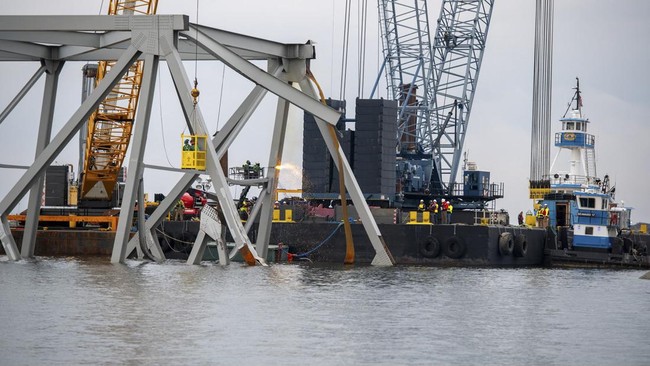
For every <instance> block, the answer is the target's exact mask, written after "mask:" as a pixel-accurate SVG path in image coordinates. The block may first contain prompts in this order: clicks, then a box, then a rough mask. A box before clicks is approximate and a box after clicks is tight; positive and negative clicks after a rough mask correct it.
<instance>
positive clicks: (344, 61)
mask: <svg viewBox="0 0 650 366" xmlns="http://www.w3.org/2000/svg"><path fill="white" fill-rule="evenodd" d="M351 1H352V0H346V1H345V16H344V24H343V53H342V54H341V85H340V89H339V99H340V100H345V87H346V84H347V78H348V53H349V52H348V47H349V45H350V13H351V11H350V10H351V9H350V8H351Z"/></svg>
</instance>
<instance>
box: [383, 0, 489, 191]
mask: <svg viewBox="0 0 650 366" xmlns="http://www.w3.org/2000/svg"><path fill="white" fill-rule="evenodd" d="M379 5H380V6H379V14H380V21H381V22H382V33H383V41H384V56H385V62H386V68H385V69H386V78H387V84H388V90H389V94H390V95H392V96H393V98H395V99H397V100H400V105H401V109H400V119H399V128H398V139H399V141H400V151H401V152H402V153H407V154H408V153H415V154H418V155H419V156H427V155H429V156H431V158H432V159H433V161H434V164H433V170H434V171H433V172H432V179H431V180H432V183H433V187H431V188H432V189H431V191H432V192H437V191H441V192H440V193H444V192H448V190H449V189H450V188H451V187H453V184H454V183H455V179H456V174H457V172H458V168H459V166H460V164H461V154H462V150H463V144H464V141H465V134H466V131H467V125H468V122H469V116H470V113H471V109H472V103H473V100H474V93H475V91H476V84H477V80H478V75H479V71H480V68H481V61H482V58H483V51H484V50H485V43H486V39H487V33H488V29H489V24H490V18H491V15H492V8H493V5H494V0H462V1H461V0H443V2H442V9H441V12H440V16H439V18H438V23H437V28H436V32H435V34H434V36H433V38H432V37H431V35H430V32H429V25H428V14H427V8H426V1H425V0H379ZM432 41H433V42H432Z"/></svg>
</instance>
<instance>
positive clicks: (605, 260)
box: [536, 79, 650, 268]
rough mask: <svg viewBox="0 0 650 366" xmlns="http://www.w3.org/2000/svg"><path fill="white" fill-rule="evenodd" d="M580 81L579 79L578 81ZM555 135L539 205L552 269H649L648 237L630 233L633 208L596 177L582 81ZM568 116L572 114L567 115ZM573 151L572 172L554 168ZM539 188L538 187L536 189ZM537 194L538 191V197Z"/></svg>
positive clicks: (539, 218) (642, 234)
mask: <svg viewBox="0 0 650 366" xmlns="http://www.w3.org/2000/svg"><path fill="white" fill-rule="evenodd" d="M576 80H577V79H576ZM575 90H576V91H575V94H574V96H573V98H572V100H571V102H570V103H569V105H570V108H571V106H573V103H574V102H575V108H572V110H571V114H570V116H569V117H568V118H567V117H566V113H565V115H564V116H563V118H562V119H560V122H561V123H562V129H561V131H560V132H557V133H556V134H555V147H557V148H558V150H559V151H558V153H557V155H556V156H555V158H554V160H553V163H552V164H551V170H550V174H549V176H548V180H547V181H546V184H542V185H541V187H542V188H538V190H541V191H542V194H543V199H542V200H540V201H538V203H537V207H536V208H537V209H538V212H540V211H541V212H542V214H541V215H539V214H538V215H537V216H538V221H540V222H541V226H544V227H547V230H548V234H549V235H548V237H549V239H550V240H548V241H547V247H546V259H547V261H548V262H549V263H548V264H550V265H552V266H570V265H580V266H584V265H593V266H623V267H646V268H648V267H650V256H649V255H648V245H647V243H649V242H650V235H647V234H646V233H641V232H635V231H633V230H632V229H631V211H632V210H631V208H629V207H626V206H625V204H624V202H616V201H615V191H616V189H615V187H614V186H610V180H609V176H608V175H605V176H604V177H603V178H602V179H600V178H598V177H597V176H596V162H595V145H596V138H595V136H594V135H592V134H589V133H588V132H587V131H588V126H589V124H590V121H589V119H587V118H585V117H584V116H583V113H582V97H581V94H580V82H579V80H577V85H576V88H575ZM567 112H568V110H567ZM567 150H568V152H569V155H570V158H569V168H568V171H560V170H558V169H556V168H555V166H556V162H557V160H558V157H559V156H560V154H561V153H562V152H565V151H567ZM538 187H540V186H538ZM538 193H539V192H538Z"/></svg>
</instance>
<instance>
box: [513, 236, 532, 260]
mask: <svg viewBox="0 0 650 366" xmlns="http://www.w3.org/2000/svg"><path fill="white" fill-rule="evenodd" d="M526 252H528V241H527V240H526V235H524V234H517V236H515V247H514V248H513V249H512V254H514V256H515V257H525V256H526Z"/></svg>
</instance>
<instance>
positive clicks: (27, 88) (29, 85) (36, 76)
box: [0, 65, 45, 124]
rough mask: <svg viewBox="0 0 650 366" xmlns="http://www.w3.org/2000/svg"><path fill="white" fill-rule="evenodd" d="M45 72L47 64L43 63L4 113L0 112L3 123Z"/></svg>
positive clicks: (0, 121) (0, 119) (0, 120)
mask: <svg viewBox="0 0 650 366" xmlns="http://www.w3.org/2000/svg"><path fill="white" fill-rule="evenodd" d="M44 72H45V65H41V67H39V68H38V70H36V72H35V73H34V75H32V77H31V78H30V79H29V80H28V81H27V83H26V84H25V86H23V88H22V89H20V91H19V92H18V94H16V96H15V97H14V99H12V100H11V102H9V105H7V108H5V109H4V110H3V111H2V113H0V124H2V121H4V120H5V118H7V116H8V115H9V113H11V111H13V110H14V108H16V106H17V105H18V103H20V101H21V100H22V99H23V97H24V96H25V94H27V92H29V91H30V90H31V89H32V87H33V86H34V84H36V82H37V81H38V79H40V78H41V75H43V73H44Z"/></svg>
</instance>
